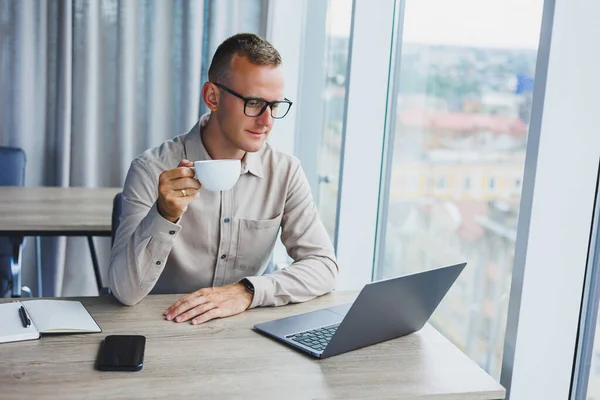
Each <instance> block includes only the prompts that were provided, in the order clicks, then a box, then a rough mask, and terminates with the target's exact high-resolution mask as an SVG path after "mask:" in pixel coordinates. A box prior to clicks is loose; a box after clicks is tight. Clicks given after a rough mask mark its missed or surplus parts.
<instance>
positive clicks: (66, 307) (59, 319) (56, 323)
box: [0, 300, 102, 343]
mask: <svg viewBox="0 0 600 400" xmlns="http://www.w3.org/2000/svg"><path fill="white" fill-rule="evenodd" d="M21 306H23V308H24V309H25V311H26V317H27V318H28V319H29V320H30V321H31V324H29V325H28V326H27V327H25V326H24V323H23V318H22V317H21V311H19V310H20V308H21ZM25 321H26V320H25ZM25 324H27V323H25ZM93 332H102V329H100V327H99V326H98V324H97V323H96V321H94V319H93V318H92V316H91V315H90V313H88V311H87V310H86V309H85V307H84V306H83V304H81V302H79V301H72V300H29V301H23V302H21V301H15V302H12V303H3V304H0V343H4V342H16V341H19V340H31V339H38V338H39V337H40V334H47V333H93Z"/></svg>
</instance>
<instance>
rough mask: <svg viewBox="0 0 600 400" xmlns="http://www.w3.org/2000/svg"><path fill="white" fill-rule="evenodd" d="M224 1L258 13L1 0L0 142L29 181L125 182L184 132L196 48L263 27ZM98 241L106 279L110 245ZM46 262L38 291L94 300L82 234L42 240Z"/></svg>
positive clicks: (178, 2)
mask: <svg viewBox="0 0 600 400" xmlns="http://www.w3.org/2000/svg"><path fill="white" fill-rule="evenodd" d="M223 3H231V5H232V6H240V7H239V9H247V10H255V11H256V10H258V12H254V11H248V12H245V13H244V15H258V17H256V18H253V19H251V21H250V22H248V20H237V22H235V20H234V23H231V20H229V19H227V17H226V10H223V9H222V7H221V6H217V4H220V2H219V1H218V0H216V1H210V0H207V1H206V2H205V1H203V0H169V1H166V0H120V1H119V0H48V1H44V0H0V83H1V85H2V86H1V87H2V90H1V91H0V145H10V146H16V147H21V148H23V149H24V150H25V152H26V154H27V159H28V163H27V173H26V185H27V186H85V187H107V186H115V187H120V186H122V184H123V181H124V178H125V174H126V172H127V169H128V167H129V163H130V162H131V160H132V159H133V158H134V157H135V155H137V154H139V153H140V152H142V151H143V150H145V149H147V148H149V147H152V146H156V145H158V144H159V143H160V142H162V141H164V140H166V139H169V138H172V137H174V136H176V135H179V134H181V133H184V132H187V131H188V130H189V129H190V128H191V127H192V126H193V124H194V123H195V122H196V120H197V119H198V116H199V110H200V106H201V104H200V88H201V83H202V81H201V75H202V71H203V70H206V68H207V65H208V64H209V63H210V58H209V59H207V58H206V57H204V59H202V58H203V54H204V56H206V52H205V51H204V52H203V46H206V43H207V42H208V43H213V42H220V41H221V40H223V39H225V38H226V37H227V36H229V35H231V34H234V33H236V32H237V31H239V30H240V28H243V30H244V31H251V32H256V33H262V31H264V24H265V18H264V17H262V16H263V15H266V3H265V1H264V0H256V1H250V2H244V3H243V6H242V2H238V1H233V2H231V1H229V2H227V1H225V2H223ZM214 10H220V11H219V12H220V14H219V15H221V17H220V18H221V19H220V20H217V21H221V22H218V23H217V22H215V21H213V22H210V23H209V24H208V25H207V24H206V23H205V21H212V18H211V17H210V15H205V13H206V12H208V13H211V12H215V11H214ZM236 13H238V14H239V11H237V12H235V13H233V14H236ZM223 21H225V22H223ZM252 21H254V22H253V23H254V25H252V23H251V22H252ZM223 26H225V28H223ZM213 51H214V50H213ZM211 56H212V53H211V54H210V57H211ZM95 241H96V246H97V249H98V256H99V261H100V265H101V267H102V269H103V270H104V271H103V272H104V274H105V272H106V269H107V267H108V261H109V248H110V240H109V239H106V238H96V239H95ZM26 243H27V244H26V248H25V252H24V260H23V268H24V271H23V272H24V274H23V283H24V284H28V285H29V286H35V272H34V271H35V246H34V243H35V242H34V240H32V238H29V239H28V240H27V242H26ZM42 265H43V272H44V273H43V277H44V288H43V289H44V290H43V294H44V296H57V295H64V296H71V295H94V294H96V293H97V291H96V288H95V280H94V274H93V269H92V266H91V258H90V253H89V250H88V247H87V242H86V239H85V238H69V239H65V238H44V239H42ZM104 282H106V280H105V281H104ZM34 292H35V290H34Z"/></svg>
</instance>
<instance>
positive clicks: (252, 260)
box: [233, 214, 282, 273]
mask: <svg viewBox="0 0 600 400" xmlns="http://www.w3.org/2000/svg"><path fill="white" fill-rule="evenodd" d="M281 218H282V214H279V215H278V216H276V217H275V218H273V219H241V218H240V229H239V231H238V241H237V251H236V256H235V263H234V265H233V268H234V269H236V270H241V271H244V272H246V273H256V272H257V271H259V270H260V269H261V268H262V267H264V266H265V265H266V264H267V262H269V260H270V259H271V252H272V251H273V248H274V247H275V241H276V240H277V233H278V232H279V226H280V225H281Z"/></svg>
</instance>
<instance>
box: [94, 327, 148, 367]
mask: <svg viewBox="0 0 600 400" xmlns="http://www.w3.org/2000/svg"><path fill="white" fill-rule="evenodd" d="M145 348H146V337H144V336H141V335H108V336H106V337H105V338H104V341H103V342H102V344H101V345H100V350H99V352H98V358H97V360H96V368H97V369H98V370H100V371H139V370H141V369H142V367H143V366H144V349H145Z"/></svg>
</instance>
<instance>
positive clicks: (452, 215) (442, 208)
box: [319, 37, 536, 378]
mask: <svg viewBox="0 0 600 400" xmlns="http://www.w3.org/2000/svg"><path fill="white" fill-rule="evenodd" d="M347 52H348V39H347V38H339V37H330V38H329V43H328V53H327V55H328V58H327V60H328V63H327V68H328V80H327V85H326V93H325V120H324V127H323V138H322V148H321V153H320V155H319V156H320V159H319V161H320V174H321V175H322V176H333V177H335V178H337V177H338V175H339V160H340V150H341V137H342V130H343V126H342V120H343V109H344V100H345V86H344V85H345V73H346V66H347V60H348V58H347V57H348V56H347ZM399 59H400V60H401V65H400V66H399V69H397V72H396V73H397V74H399V75H398V77H399V79H397V84H396V87H395V88H394V90H395V92H396V95H397V99H396V100H397V102H396V103H397V104H396V108H395V121H394V122H393V123H394V129H393V132H392V133H393V135H394V140H393V161H392V171H391V174H390V176H389V177H388V179H390V192H389V193H390V195H389V199H387V200H388V208H387V221H382V223H384V224H385V236H384V238H382V239H383V240H385V242H384V243H385V251H384V256H383V261H382V263H381V265H378V266H375V268H376V271H375V277H376V279H380V278H386V277H390V276H396V275H402V274H406V273H410V272H415V271H420V270H425V269H430V268H434V267H437V266H442V265H448V264H451V263H455V262H461V261H466V262H467V263H468V265H467V268H466V269H465V270H464V272H463V273H462V275H461V276H460V278H459V280H458V281H457V282H456V284H455V285H454V287H453V288H452V289H451V291H450V292H449V293H448V295H447V296H446V298H445V299H444V301H443V302H442V304H441V305H440V307H439V308H438V310H437V311H436V313H435V314H434V316H433V318H432V321H431V322H432V324H433V325H434V326H435V327H436V328H437V329H438V330H440V331H441V332H442V333H443V334H444V335H445V336H446V337H448V338H449V339H450V340H452V341H453V342H454V343H455V344H456V345H457V346H458V347H459V348H460V349H461V350H463V351H464V352H465V353H466V354H467V355H469V357H471V358H472V359H473V360H475V361H476V362H477V363H478V364H479V365H480V366H481V367H482V368H484V369H485V370H487V371H488V372H489V373H490V374H491V375H492V376H495V377H497V378H498V377H499V376H500V368H501V360H502V348H503V344H504V331H505V327H506V316H507V307H508V297H509V290H510V282H511V272H512V266H513V259H514V249H515V238H516V229H517V220H518V212H519V201H520V194H521V182H522V176H523V168H524V165H525V147H526V140H527V132H528V126H529V120H530V113H531V100H532V92H533V78H534V71H535V64H536V51H535V50H503V49H482V48H470V47H453V46H432V45H421V44H411V43H403V45H402V56H401V57H400V58H399ZM365 140H369V137H368V134H365ZM320 189H321V190H320V195H319V199H320V203H319V209H320V212H321V215H322V217H323V220H324V223H325V225H326V227H327V229H328V231H329V233H330V235H331V236H332V237H333V234H334V231H335V230H334V227H335V219H336V199H337V190H338V188H337V183H336V180H335V179H333V180H332V179H330V180H329V182H328V183H322V184H321V188H320Z"/></svg>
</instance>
